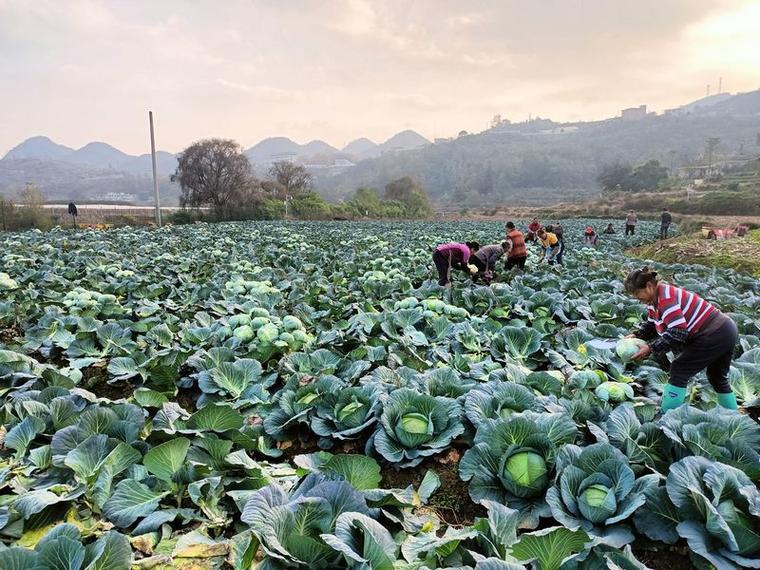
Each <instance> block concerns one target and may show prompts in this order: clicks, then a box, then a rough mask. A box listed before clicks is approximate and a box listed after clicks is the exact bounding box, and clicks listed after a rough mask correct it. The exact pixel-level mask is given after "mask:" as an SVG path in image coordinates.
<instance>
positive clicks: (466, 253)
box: [433, 241, 480, 287]
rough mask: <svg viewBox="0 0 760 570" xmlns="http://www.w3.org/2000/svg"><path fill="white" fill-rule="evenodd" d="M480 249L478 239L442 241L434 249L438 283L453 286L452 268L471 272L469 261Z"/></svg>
mask: <svg viewBox="0 0 760 570" xmlns="http://www.w3.org/2000/svg"><path fill="white" fill-rule="evenodd" d="M478 249H480V244H478V242H476V241H468V242H465V243H454V242H452V243H442V244H441V245H439V246H438V247H436V248H435V250H434V251H433V263H434V264H435V268H436V269H437V270H438V285H441V286H442V287H451V270H452V269H460V270H462V271H466V272H467V273H468V274H469V269H468V268H467V262H468V261H470V256H471V255H473V254H474V253H475V252H476V251H478Z"/></svg>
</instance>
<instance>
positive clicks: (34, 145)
mask: <svg viewBox="0 0 760 570" xmlns="http://www.w3.org/2000/svg"><path fill="white" fill-rule="evenodd" d="M72 152H74V149H73V148H69V147H67V146H64V145H62V144H58V143H54V142H53V141H51V140H50V139H49V138H48V137H41V136H39V137H31V138H28V139H26V140H25V141H24V142H22V143H21V144H19V145H17V146H15V147H13V148H12V149H11V150H9V151H8V153H7V154H6V155H5V156H4V157H3V160H16V159H24V158H39V159H43V160H44V159H49V160H58V159H61V158H63V157H65V156H68V155H70V154H71V153H72Z"/></svg>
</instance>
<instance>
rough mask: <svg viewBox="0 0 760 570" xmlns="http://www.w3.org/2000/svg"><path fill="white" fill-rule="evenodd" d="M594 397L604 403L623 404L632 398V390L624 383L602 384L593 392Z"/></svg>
mask: <svg viewBox="0 0 760 570" xmlns="http://www.w3.org/2000/svg"><path fill="white" fill-rule="evenodd" d="M594 393H595V394H596V397H597V398H599V399H600V400H604V401H605V402H615V403H618V402H624V401H626V400H632V399H633V397H634V393H633V388H632V387H631V386H630V385H628V384H626V383H624V382H612V381H610V382H602V383H601V384H599V386H597V387H596V390H594Z"/></svg>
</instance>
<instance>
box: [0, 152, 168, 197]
mask: <svg viewBox="0 0 760 570" xmlns="http://www.w3.org/2000/svg"><path fill="white" fill-rule="evenodd" d="M27 182H32V183H33V184H35V185H36V186H37V187H38V188H39V190H40V192H42V195H43V196H44V197H45V199H46V200H47V201H50V202H54V201H69V200H74V201H76V202H84V201H87V202H93V201H108V202H134V203H145V202H152V201H153V179H152V177H151V176H149V175H148V174H130V173H128V172H123V171H119V170H111V169H104V168H98V167H92V166H87V165H82V164H75V163H71V162H64V161H58V160H43V159H39V158H21V159H3V160H0V194H3V195H5V196H8V197H16V196H18V194H19V193H20V192H21V190H23V188H24V186H25V185H26V183H27ZM159 189H160V192H161V200H162V203H163V204H164V205H166V206H170V205H175V204H177V203H178V201H179V189H178V187H177V185H176V184H172V183H170V182H169V180H168V178H166V177H162V178H161V179H160V181H159Z"/></svg>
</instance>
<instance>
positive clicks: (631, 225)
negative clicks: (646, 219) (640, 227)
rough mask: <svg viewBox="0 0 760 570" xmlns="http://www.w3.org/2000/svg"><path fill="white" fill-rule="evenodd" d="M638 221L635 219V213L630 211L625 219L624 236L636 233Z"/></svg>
mask: <svg viewBox="0 0 760 570" xmlns="http://www.w3.org/2000/svg"><path fill="white" fill-rule="evenodd" d="M638 221H639V219H638V218H637V217H636V213H635V212H634V211H633V210H631V211H630V212H628V215H627V216H626V217H625V235H629V234H630V235H633V234H635V233H636V224H637V223H638Z"/></svg>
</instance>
